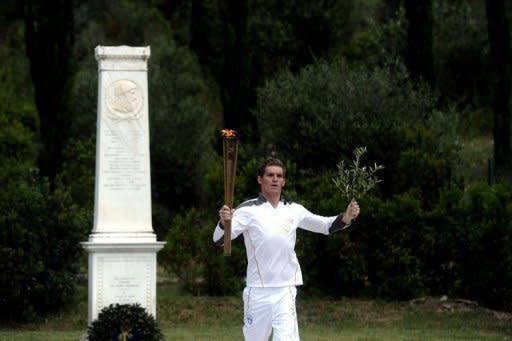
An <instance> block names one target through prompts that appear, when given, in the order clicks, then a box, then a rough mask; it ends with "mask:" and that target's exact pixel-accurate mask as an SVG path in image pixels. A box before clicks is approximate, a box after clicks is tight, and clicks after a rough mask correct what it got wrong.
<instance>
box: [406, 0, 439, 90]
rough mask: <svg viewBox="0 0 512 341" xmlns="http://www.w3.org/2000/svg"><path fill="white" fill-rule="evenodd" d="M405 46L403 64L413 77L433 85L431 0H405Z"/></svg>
mask: <svg viewBox="0 0 512 341" xmlns="http://www.w3.org/2000/svg"><path fill="white" fill-rule="evenodd" d="M404 6H405V16H406V18H407V22H408V25H407V47H406V51H405V64H406V65H407V68H408V69H409V72H410V73H411V76H412V77H413V78H415V79H422V80H424V81H425V82H427V83H428V84H429V85H431V86H434V53H433V50H432V49H433V47H432V42H433V33H432V25H433V23H432V0H405V1H404Z"/></svg>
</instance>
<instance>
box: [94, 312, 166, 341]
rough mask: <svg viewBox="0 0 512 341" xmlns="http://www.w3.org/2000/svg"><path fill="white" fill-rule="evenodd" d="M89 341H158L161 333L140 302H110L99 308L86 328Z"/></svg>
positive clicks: (160, 338)
mask: <svg viewBox="0 0 512 341" xmlns="http://www.w3.org/2000/svg"><path fill="white" fill-rule="evenodd" d="M87 336H88V340H89V341H108V340H132V341H160V340H163V339H164V337H163V334H162V331H161V330H160V326H159V325H158V322H157V321H156V320H155V318H154V317H153V316H152V315H151V314H148V313H147V312H146V310H145V309H144V308H143V307H142V306H140V304H111V305H109V306H108V307H105V308H103V309H102V310H101V312H100V313H99V315H98V318H97V319H96V320H94V321H93V322H92V325H91V326H89V328H88V329H87Z"/></svg>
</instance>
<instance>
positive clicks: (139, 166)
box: [102, 129, 148, 191]
mask: <svg viewBox="0 0 512 341" xmlns="http://www.w3.org/2000/svg"><path fill="white" fill-rule="evenodd" d="M104 138H106V139H107V140H108V141H107V143H106V146H107V147H106V148H105V152H104V155H103V156H104V160H105V165H104V167H103V169H102V173H103V176H104V180H105V181H104V183H103V187H104V188H105V189H108V190H112V191H122V190H128V191H139V190H142V189H144V188H145V187H146V186H147V185H148V184H147V181H146V178H147V174H146V167H145V164H146V163H145V157H146V155H145V153H144V152H141V151H139V149H141V148H137V146H138V145H139V143H138V141H140V140H142V139H143V138H144V133H143V132H142V131H140V130H136V129H135V130H127V131H122V130H120V129H119V130H113V129H111V130H106V131H105V133H104Z"/></svg>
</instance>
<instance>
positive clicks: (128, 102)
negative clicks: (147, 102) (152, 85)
mask: <svg viewBox="0 0 512 341" xmlns="http://www.w3.org/2000/svg"><path fill="white" fill-rule="evenodd" d="M106 104H107V108H108V111H109V117H110V118H111V119H113V120H116V121H118V120H136V119H139V118H140V116H141V114H140V111H141V108H142V105H143V104H144V101H143V97H142V90H141V88H140V87H139V86H138V85H137V84H136V83H135V82H133V81H130V80H127V79H120V80H118V81H115V82H113V83H112V84H110V85H109V86H108V88H107V94H106Z"/></svg>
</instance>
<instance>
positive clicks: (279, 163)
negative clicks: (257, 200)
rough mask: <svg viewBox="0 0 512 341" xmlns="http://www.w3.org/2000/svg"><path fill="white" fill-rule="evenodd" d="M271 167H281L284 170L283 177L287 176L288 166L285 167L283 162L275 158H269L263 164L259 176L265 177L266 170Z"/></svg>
mask: <svg viewBox="0 0 512 341" xmlns="http://www.w3.org/2000/svg"><path fill="white" fill-rule="evenodd" d="M269 166H278V167H281V168H282V169H283V177H284V176H286V166H285V165H284V163H283V161H281V160H279V159H277V158H275V157H269V158H268V159H266V160H265V161H264V162H263V164H262V165H261V167H260V168H259V169H258V176H261V177H262V176H263V175H265V169H267V167H269Z"/></svg>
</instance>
